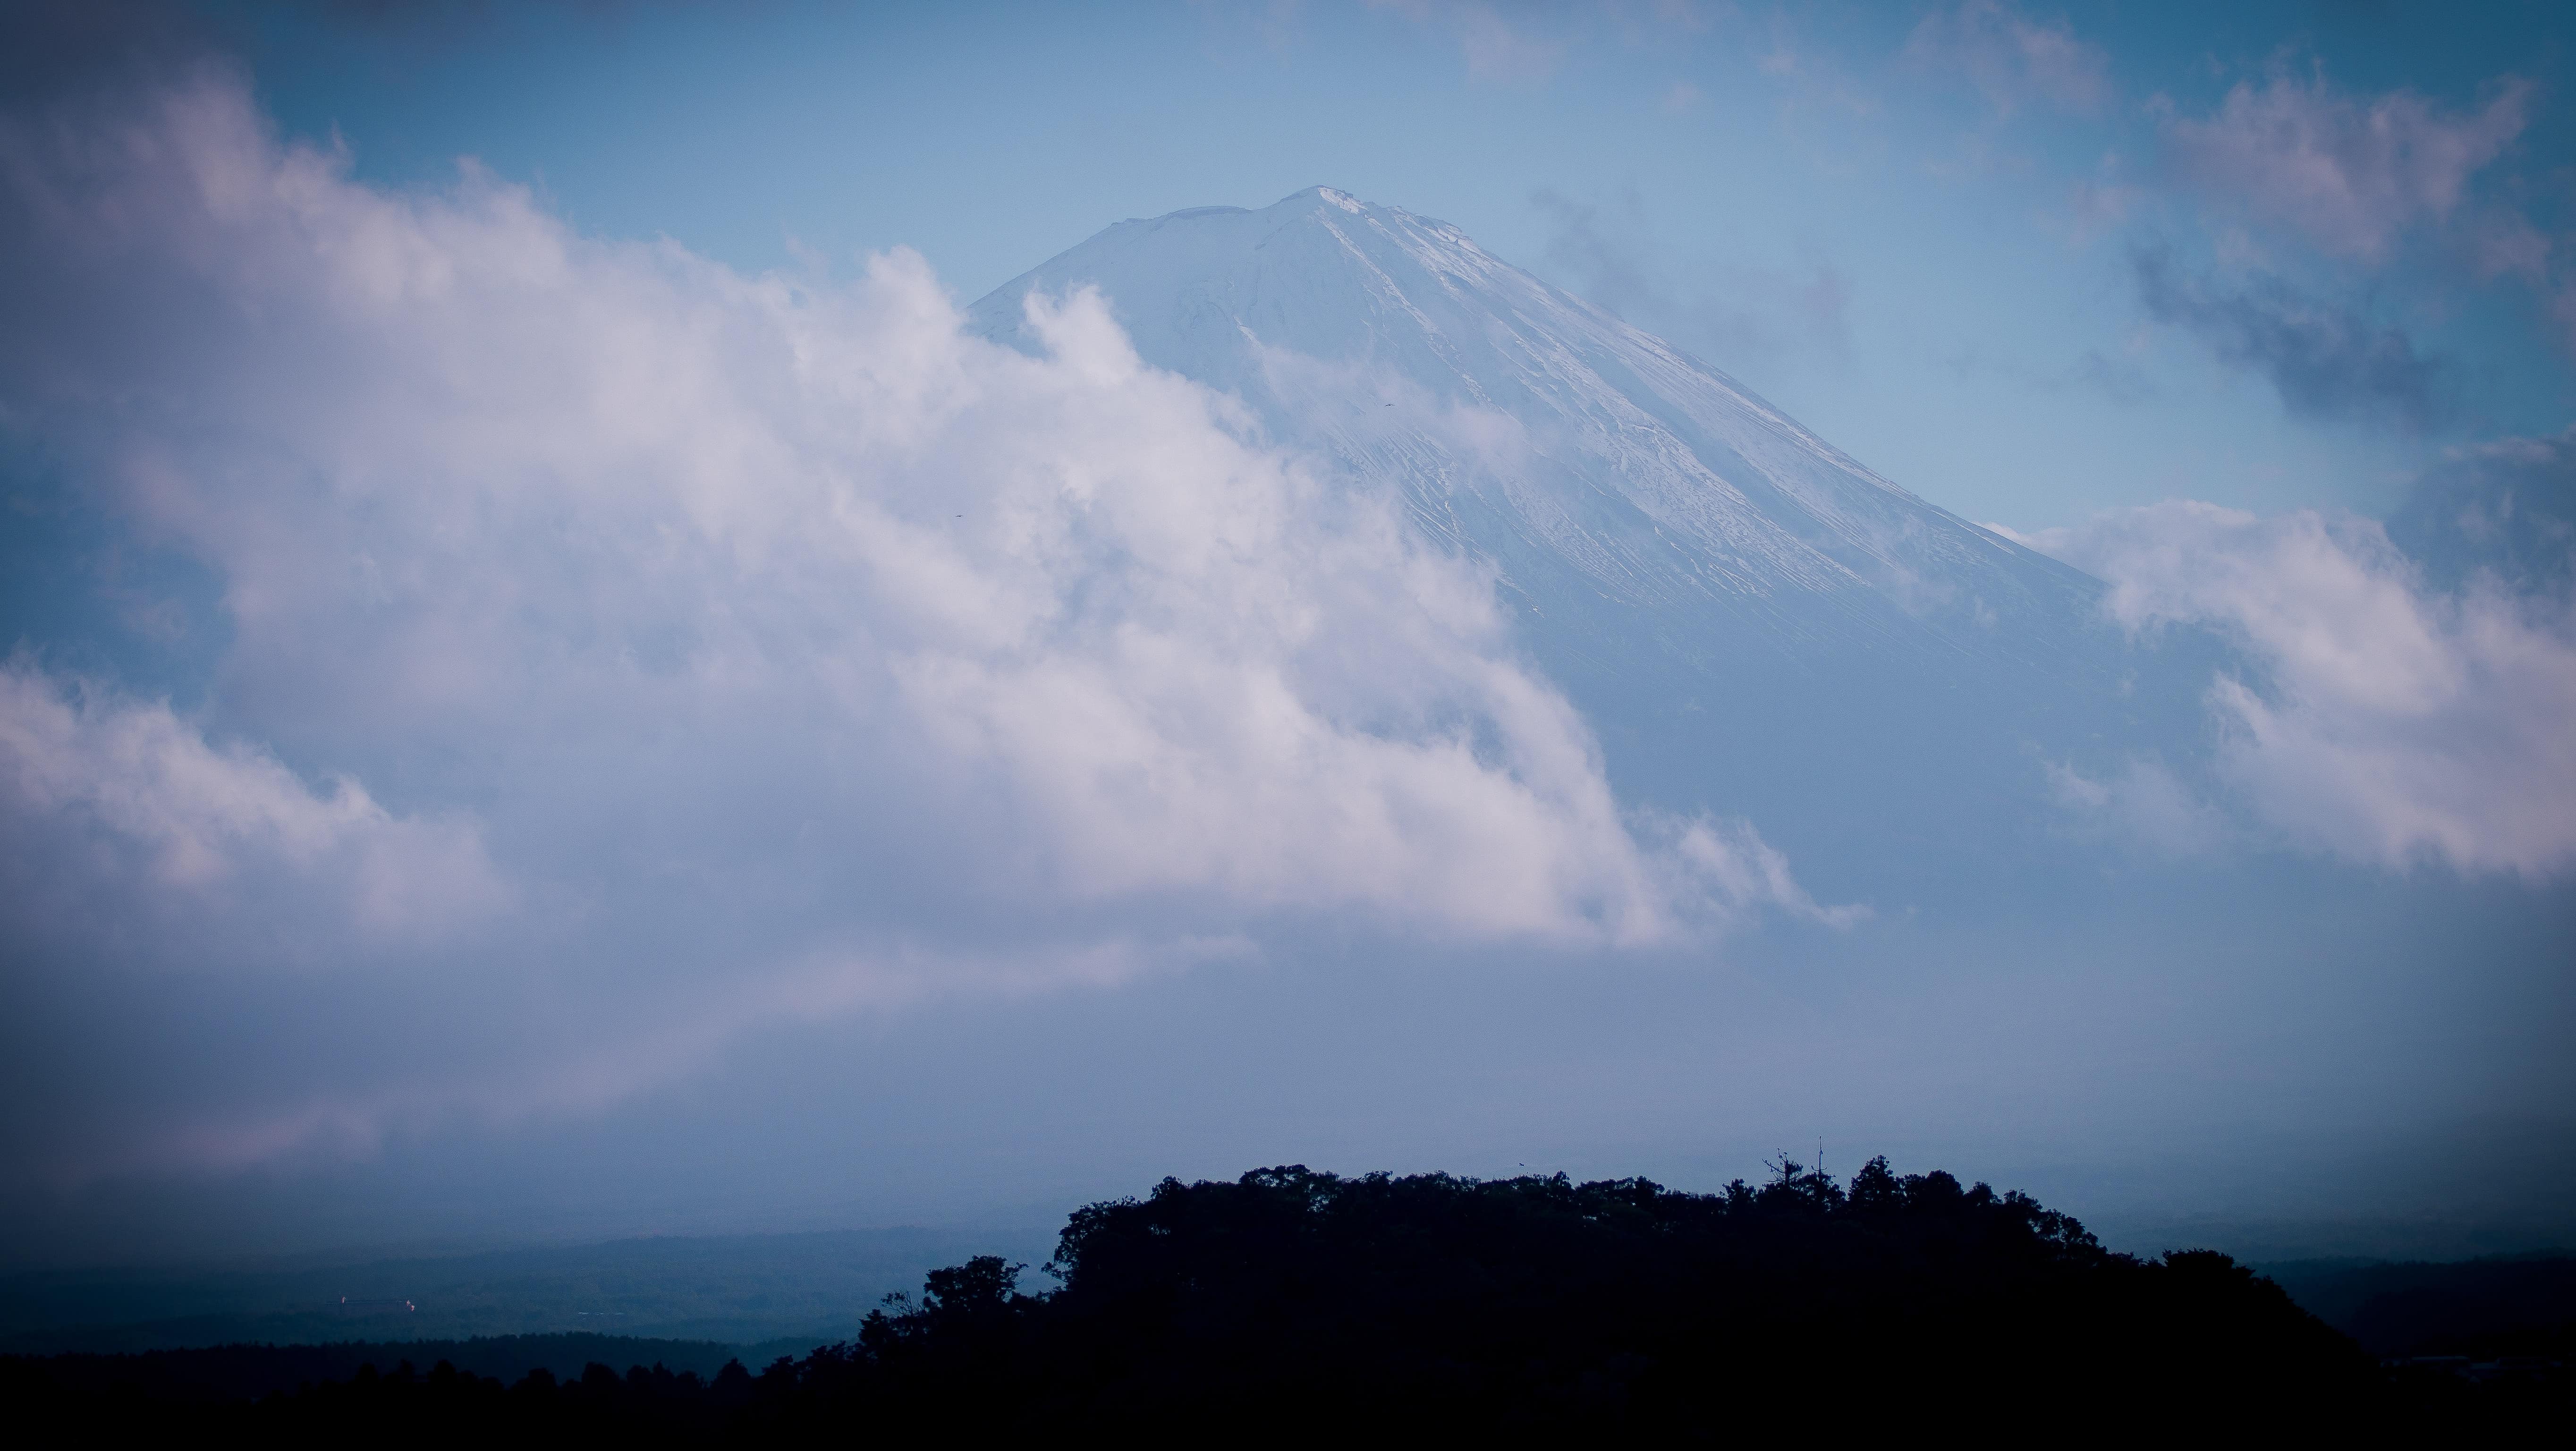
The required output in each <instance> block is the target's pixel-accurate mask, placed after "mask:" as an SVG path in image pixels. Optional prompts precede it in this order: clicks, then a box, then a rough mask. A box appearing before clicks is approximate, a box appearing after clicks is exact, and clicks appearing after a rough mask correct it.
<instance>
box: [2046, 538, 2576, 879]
mask: <svg viewBox="0 0 2576 1451" xmlns="http://www.w3.org/2000/svg"><path fill="white" fill-rule="evenodd" d="M2026 542H2028V543H2030V544H2031V545H2033V546H2034V547H2036V548H2040V549H2043V550H2046V551H2047V552H2049V553H2051V554H2054V555H2056V556H2057V557H2059V558H2061V559H2064V560H2066V561H2067V562H2068V563H2071V564H2074V565H2077V566H2079V567H2081V568H2084V569H2087V570H2091V571H2092V572H2094V573H2095V574H2098V575H2100V576H2101V577H2102V578H2104V579H2105V580H2108V581H2109V582H2110V584H2111V592H2110V595H2109V597H2108V599H2107V600H2106V602H2105V603H2106V608H2107V609H2108V610H2109V611H2110V612H2111V614H2112V615H2113V616H2114V617H2116V618H2117V619H2118V620H2120V621H2121V622H2122V623H2123V624H2125V625H2127V626H2129V627H2131V628H2133V629H2148V628H2153V627H2155V626H2156V625H2158V624H2160V623H2164V622H2174V621H2181V622H2196V623H2200V624H2205V625H2209V626H2213V627H2216V628H2218V629H2220V630H2221V631H2223V632H2225V633H2227V634H2229V635H2231V636H2232V637H2233V638H2234V639H2235V640H2236V641H2237V642H2238V643H2239V645H2240V646H2241V647H2242V648H2243V649H2244V650H2245V651H2246V653H2247V655H2248V657H2249V658H2250V660H2252V661H2253V662H2254V663H2255V664H2256V665H2257V666H2258V667H2259V670H2258V671H2256V672H2250V673H2249V674H2247V675H2246V676H2243V677H2239V676H2235V675H2227V676H2222V677H2220V678H2219V679H2217V680H2216V681H2214V682H2213V684H2212V686H2211V690H2210V696H2209V699H2210V704H2211V707H2212V709H2213V710H2214V711H2215V712H2216V714H2217V716H2218V719H2219V720H2220V722H2221V723H2222V725H2223V727H2224V729H2225V733H2226V741H2225V746H2224V749H2223V754H2222V762H2223V765H2224V769H2225V770H2226V772H2227V773H2228V775H2229V776H2230V777H2231V778H2232V780H2233V782H2234V784H2235V785H2236V787H2237V788H2238V789H2239V790H2240V791H2241V792H2242V793H2243V796H2244V799H2245V800H2246V801H2247V802H2248V803H2250V804H2251V806H2252V807H2253V809H2254V810H2255V811H2256V812H2257V813H2258V814H2259V815H2260V816H2261V817H2262V819H2263V820H2265V821H2266V822H2268V823H2270V825H2271V826H2272V827H2274V828H2275V829H2277V830H2279V831H2281V832H2285V833H2287V834H2288V835H2290V836H2291V837H2292V838H2294V839H2296V840H2298V841H2300V842H2302V843H2305V844H2307V845H2309V846H2311V847H2313V848H2315V849H2318V850H2322V851H2326V852H2330V853H2333V854H2335V855H2338V856H2342V857H2346V858H2349V859H2352V860H2355V861H2360V862H2365V863H2370V864H2373V865H2377V866H2381V867H2386V868H2390V869H2405V868H2408V867H2411V866H2414V865H2417V864H2419V863H2426V862H2432V863H2441V864H2445V865H2447V866H2449V867H2451V868H2453V869H2456V870H2458V871H2461V872H2469V873H2486V872H2501V873H2510V874H2515V875H2519V876H2522V877H2526V878H2535V879H2536V878H2541V877H2545V876H2553V875H2556V874H2559V873H2563V872H2565V871H2566V870H2567V869H2568V868H2569V867H2570V866H2571V865H2576V732H2571V731H2570V730H2569V729H2568V723H2569V722H2570V721H2576V605H2571V601H2570V599H2569V598H2568V597H2567V596H2566V595H2565V594H2564V593H2554V592H2547V591H2541V592H2527V591H2526V592H2517V591H2514V590H2510V589H2508V588H2506V587H2505V586H2504V585H2503V583H2502V582H2501V581H2499V580H2498V579H2497V578H2495V577H2494V576H2493V575H2492V574H2481V575H2478V576H2474V577H2472V578H2470V579H2469V580H2468V581H2467V583H2466V584H2465V585H2464V586H2463V587H2462V588H2460V589H2458V590H2450V591H2446V590H2442V589H2437V588H2433V587H2430V586H2428V585H2427V583H2426V581H2425V579H2424V577H2423V575H2422V572H2421V571H2420V570H2419V568H2418V567H2417V565H2416V564H2415V563H2414V562H2413V561H2412V560H2410V559H2408V558H2407V557H2406V556H2405V555H2404V554H2402V553H2400V552H2399V551H2398V550H2397V549H2396V548H2395V547H2394V546H2393V545H2391V544H2390V542H2389V540H2388V537H2387V534H2386V532H2385V531H2384V530H2383V529H2382V528H2381V526H2380V525H2379V524H2377V523H2375V522H2373V521H2370V520H2364V519H2354V518H2343V517H2329V516H2327V515H2323V514H2319V513H2316V512H2314V511H2305V510H2303V511H2299V512H2295V513H2291V514H2285V515H2280V516H2277V517H2272V518H2260V517H2257V516H2255V515H2252V514H2247V513H2243V512H2240V511H2237V510H2233V509H2224V508H2220V507H2218V506H2216V505H2212V504H2203V503H2193V502H2180V501H2178V502H2171V503H2165V504H2158V505H2154V506H2151V507H2147V508H2141V509H2130V510H2123V511H2118V512H2115V513H2111V514H2107V515H2104V516H2102V517H2101V518H2098V519H2096V520H2094V521H2093V522H2092V523H2090V524H2087V525H2083V526H2078V527H2074V528H2067V529H2055V530H2048V531H2044V532H2042V533H2040V534H2037V535H2033V536H2028V537H2027V540H2026ZM2056 784H2057V788H2058V791H2059V794H2060V796H2061V799H2065V800H2068V801H2069V802H2070V803H2072V804H2080V805H2090V806H2095V807H2101V806H2107V805H2110V804H2112V801H2113V799H2114V797H2115V795H2118V794H2125V795H2127V796H2128V797H2131V798H2135V799H2136V800H2138V801H2139V802H2141V803H2144V804H2145V805H2148V806H2152V807H2153V809H2154V813H2155V814H2156V815H2158V816H2159V817H2160V819H2162V820H2163V821H2164V822H2165V823H2167V828H2168V829H2167V833H2166V834H2167V835H2168V836H2169V837H2172V838H2173V839H2175V840H2177V841H2179V840H2182V839H2184V838H2185V837H2188V836H2190V835H2194V834H2197V833H2200V832H2202V831H2203V827H2201V826H2200V825H2198V824H2197V823H2196V821H2195V816H2196V811H2197V808H2196V807H2194V806H2193V805H2192V804H2191V803H2189V802H2187V801H2183V800H2180V799H2178V798H2177V796H2176V794H2175V792H2174V791H2173V790H2172V789H2171V785H2170V783H2169V782H2164V781H2159V780H2155V779H2153V778H2138V779H2132V780H2129V781H2125V782H2121V783H2104V782H2092V781H2086V780H2084V779H2082V778H2080V777H2075V776H2073V775H2071V774H2069V773H2061V776H2060V778H2059V779H2058V780H2057V783H2056ZM2148 786H2153V787H2155V788H2156V789H2154V790H2152V791H2149V790H2146V789H2144V788H2145V787H2148ZM2186 827H2187V828H2188V830H2184V828H2186ZM2176 831H2181V832H2182V833H2183V835H2182V836H2174V835H2173V833H2174V832H2176Z"/></svg>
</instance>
